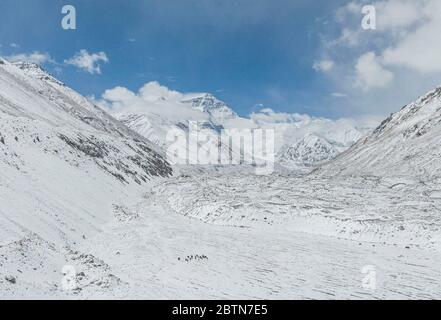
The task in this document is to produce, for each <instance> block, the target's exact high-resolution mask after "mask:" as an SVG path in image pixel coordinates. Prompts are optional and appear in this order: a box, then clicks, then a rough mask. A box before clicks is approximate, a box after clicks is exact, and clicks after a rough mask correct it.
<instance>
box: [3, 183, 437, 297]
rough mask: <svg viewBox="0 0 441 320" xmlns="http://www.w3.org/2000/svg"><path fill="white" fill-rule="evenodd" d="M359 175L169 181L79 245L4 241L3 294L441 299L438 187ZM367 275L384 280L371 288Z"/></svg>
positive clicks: (34, 239)
mask: <svg viewBox="0 0 441 320" xmlns="http://www.w3.org/2000/svg"><path fill="white" fill-rule="evenodd" d="M359 179H361V180H356V179H355V180H352V181H348V180H346V181H340V182H338V183H335V184H333V185H330V184H329V181H328V183H326V181H324V180H321V179H317V180H314V181H309V182H308V181H306V182H305V179H299V178H294V177H292V178H286V177H285V178H282V177H277V176H273V177H271V176H268V177H253V176H246V177H244V176H241V175H237V176H234V177H227V178H225V177H221V176H219V177H208V176H207V177H199V178H198V180H195V179H194V178H192V177H186V178H185V177H182V178H178V179H177V180H173V181H172V180H170V181H165V182H162V183H159V184H158V185H156V186H154V187H152V189H151V190H150V191H149V192H147V194H146V196H145V198H144V199H143V200H142V201H141V202H140V203H139V204H138V205H136V206H135V207H131V208H125V207H119V208H118V210H117V212H116V213H115V218H114V219H113V220H112V221H111V222H109V223H107V224H106V225H104V226H103V228H102V230H101V232H99V233H97V234H96V235H95V236H94V237H92V238H89V239H85V240H84V241H83V242H82V243H79V244H78V245H77V246H75V248H61V249H60V248H56V247H53V246H52V245H51V244H49V243H46V242H45V241H44V240H43V239H40V238H38V236H37V235H29V238H28V239H24V240H23V241H22V242H21V243H14V244H10V245H8V246H3V247H0V263H1V265H0V270H1V271H2V279H0V297H3V298H21V297H24V298H68V299H97V298H122V299H129V298H135V299H209V298H224V299H253V298H256V299H261V298H265V299H337V298H349V299H431V298H438V299H439V298H441V268H440V267H439V266H440V265H441V251H440V250H438V247H437V246H438V244H439V242H438V240H439V231H438V230H439V229H438V220H436V221H435V220H433V221H432V220H431V221H425V222H424V217H425V214H426V213H425V212H426V211H425V210H424V209H428V210H430V208H432V209H433V208H436V207H437V205H438V200H437V195H438V193H436V192H435V191H436V190H435V189H433V190H432V189H430V188H427V185H426V187H424V190H426V194H425V195H423V193H422V192H419V191H421V190H420V189H419V188H423V187H421V186H419V185H418V184H415V183H414V182H409V181H405V180H400V181H398V182H397V181H395V180H394V181H389V180H378V179H371V178H359ZM364 180H366V181H365V182H363V183H364V184H361V183H362V181H364ZM434 185H435V184H434ZM357 186H358V187H357ZM397 188H400V191H397ZM429 189H430V190H432V191H431V192H429ZM387 190H389V191H387ZM410 190H413V191H414V193H413V194H414V196H413V197H410V196H409V195H408V194H407V193H408V192H409V193H410ZM427 192H428V193H427ZM397 195H401V197H402V199H400V196H397ZM424 197H425V201H423V198H424ZM375 203H376V204H377V207H375ZM394 203H395V204H394ZM394 208H395V210H393V209H394ZM406 210H407V211H406ZM386 212H389V214H388V215H386ZM430 212H431V216H432V217H433V216H434V214H433V211H430ZM430 212H429V213H430ZM350 214H352V215H353V218H352V219H350ZM406 214H407V215H406ZM427 214H428V213H427ZM363 217H364V218H363ZM406 217H407V218H406ZM363 219H364V220H365V221H363ZM308 221H309V224H308V223H307V222H308ZM338 222H339V223H338ZM337 225H338V226H339V227H336V226H337ZM412 226H413V229H412ZM419 230H426V232H425V233H421V232H419V233H418V232H417V231H419ZM414 234H419V235H420V236H419V237H415V236H414ZM5 257H6V258H7V259H5ZM66 265H67V266H68V267H65V266H66ZM63 267H64V268H65V271H66V270H67V271H66V272H67V273H68V272H70V271H69V270H70V269H71V268H74V271H75V273H74V274H75V276H74V282H75V284H76V285H75V288H74V290H71V291H66V290H63V286H62V284H63V281H64V280H63V279H66V277H67V276H68V275H64V276H63V275H62V274H61V270H62V269H63ZM364 268H365V270H364V271H373V273H369V272H368V273H363V272H362V270H363V269H364ZM17 269H19V271H20V272H18V271H17ZM5 274H7V275H13V276H14V279H15V283H12V282H11V279H9V280H5V279H3V278H4V277H3V276H4V275H5ZM367 276H371V277H372V276H373V277H374V278H373V279H374V280H375V283H373V282H371V283H370V286H369V287H366V285H365V286H363V280H366V277H367ZM370 279H372V278H370ZM64 283H65V282H64ZM365 284H366V283H365Z"/></svg>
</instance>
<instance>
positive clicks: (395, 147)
mask: <svg viewBox="0 0 441 320" xmlns="http://www.w3.org/2000/svg"><path fill="white" fill-rule="evenodd" d="M440 134H441V87H438V88H436V89H434V90H432V91H430V92H428V93H427V94H425V95H424V96H422V97H420V98H419V99H417V100H416V101H415V102H412V103H410V104H408V105H406V106H404V107H403V108H402V109H401V110H400V111H398V112H396V113H394V114H392V115H390V116H389V117H388V118H387V119H385V120H384V121H383V122H382V123H381V125H380V126H378V127H377V128H376V129H375V130H374V132H373V133H372V134H371V135H369V136H368V137H366V138H365V139H361V140H360V141H358V142H357V143H356V144H355V145H354V146H353V147H352V148H350V149H349V150H348V151H346V152H345V153H343V154H341V155H340V156H339V157H338V158H337V159H335V160H334V161H332V162H331V163H329V164H327V165H325V166H324V167H323V168H321V169H320V170H318V172H320V173H323V174H330V175H333V174H336V173H338V174H344V175H348V174H358V175H360V174H364V175H376V176H389V175H395V176H396V175H404V176H414V177H420V178H421V179H422V180H426V179H430V178H431V177H436V176H439V175H440V173H441V166H440V165H439V163H440V162H439V159H440V156H441V140H440V139H439V137H440Z"/></svg>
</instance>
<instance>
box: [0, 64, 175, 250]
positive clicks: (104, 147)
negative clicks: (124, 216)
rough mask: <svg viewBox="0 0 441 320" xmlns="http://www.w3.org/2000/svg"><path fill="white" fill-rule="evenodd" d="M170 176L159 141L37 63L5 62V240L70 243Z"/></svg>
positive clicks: (0, 132) (0, 123) (1, 134)
mask: <svg viewBox="0 0 441 320" xmlns="http://www.w3.org/2000/svg"><path fill="white" fill-rule="evenodd" d="M171 174H172V169H171V167H170V166H169V164H168V163H167V161H166V160H165V158H164V157H163V155H162V153H161V151H160V150H159V149H158V148H157V147H156V146H155V145H153V144H151V143H150V142H149V141H147V139H145V138H144V137H142V136H141V135H139V134H137V133H135V132H134V131H132V130H130V129H128V128H127V127H126V126H124V125H123V124H121V123H120V122H119V121H117V120H115V119H114V118H113V117H111V116H110V115H108V114H107V113H106V112H104V111H103V110H101V109H100V108H98V107H97V106H95V105H93V104H91V103H90V102H88V100H87V99H86V98H84V97H82V96H81V95H79V94H78V93H76V92H75V91H73V90H71V89H70V88H68V87H67V86H65V85H64V84H62V83H61V82H60V81H58V80H56V79H55V78H53V77H52V76H51V75H49V74H47V73H46V72H45V71H44V70H42V69H41V68H39V67H38V66H37V65H34V64H29V63H14V64H12V63H9V62H7V61H5V60H3V59H1V60H0V177H1V178H0V190H1V192H0V213H1V214H0V229H1V232H0V246H8V244H9V243H13V242H14V241H19V240H20V239H21V240H23V239H25V238H26V237H28V236H29V235H38V237H41V238H42V239H44V240H45V241H49V242H51V243H52V242H54V243H60V241H62V242H64V241H66V242H67V243H72V242H74V241H75V239H80V238H81V237H82V236H83V235H84V236H87V235H88V234H90V233H93V232H95V231H96V230H97V228H99V225H101V224H102V223H103V221H105V220H106V219H110V218H112V216H113V213H112V211H113V209H112V207H113V205H118V204H119V201H124V202H126V201H127V199H129V198H130V197H131V194H135V193H136V194H139V192H140V191H141V190H142V185H145V184H148V183H149V181H150V180H151V179H153V178H160V177H168V176H170V175H171Z"/></svg>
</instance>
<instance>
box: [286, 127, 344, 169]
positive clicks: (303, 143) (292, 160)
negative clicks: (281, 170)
mask: <svg viewBox="0 0 441 320" xmlns="http://www.w3.org/2000/svg"><path fill="white" fill-rule="evenodd" d="M338 154H339V150H337V148H336V147H335V146H334V145H333V144H331V143H329V142H328V141H327V140H326V139H324V138H321V137H319V136H317V135H315V134H308V135H306V136H305V137H304V138H303V139H302V140H300V141H299V142H297V143H295V144H293V145H292V146H289V147H288V148H287V149H286V151H285V152H284V153H283V154H282V155H281V156H280V158H279V161H280V162H281V163H282V164H286V165H288V166H290V165H297V166H299V167H300V166H305V167H307V166H312V165H317V164H319V163H321V162H323V161H329V160H331V159H333V158H335V157H336V156H337V155H338Z"/></svg>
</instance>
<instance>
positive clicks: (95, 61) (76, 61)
mask: <svg viewBox="0 0 441 320" xmlns="http://www.w3.org/2000/svg"><path fill="white" fill-rule="evenodd" d="M100 62H103V63H108V62H109V59H108V58H107V55H106V53H105V52H102V51H101V52H97V53H91V54H89V52H87V50H85V49H82V50H80V52H78V53H76V54H75V55H74V56H73V57H72V58H70V59H68V60H64V63H66V64H70V65H73V66H76V67H78V68H80V69H82V70H84V71H86V72H88V73H90V74H95V73H96V74H101V66H100Z"/></svg>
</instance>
